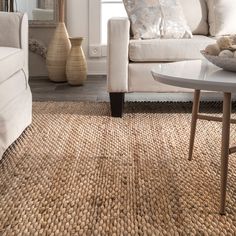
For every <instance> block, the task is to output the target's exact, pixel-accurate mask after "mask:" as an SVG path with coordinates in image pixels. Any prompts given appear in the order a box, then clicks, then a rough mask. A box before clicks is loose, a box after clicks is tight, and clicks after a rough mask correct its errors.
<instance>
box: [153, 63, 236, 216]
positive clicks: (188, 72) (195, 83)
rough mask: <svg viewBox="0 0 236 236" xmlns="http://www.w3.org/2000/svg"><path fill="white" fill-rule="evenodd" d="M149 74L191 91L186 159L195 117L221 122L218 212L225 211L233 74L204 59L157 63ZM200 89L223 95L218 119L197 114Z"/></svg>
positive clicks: (234, 87)
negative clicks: (221, 110)
mask: <svg viewBox="0 0 236 236" xmlns="http://www.w3.org/2000/svg"><path fill="white" fill-rule="evenodd" d="M152 75H153V77H154V79H155V80H156V81H158V82H161V83H164V84H168V85H172V86H177V87H183V88H191V89H194V90H195V91H194V100H193V109H192V121H191V134H190V144H189V160H191V159H192V154H193V145H194V138H195V132H196V124H197V120H198V119H202V120H208V121H219V122H222V123H223V126H222V146H221V196H220V214H225V201H226V188H227V174H228V157H229V154H232V153H234V152H236V146H234V147H229V138H230V137H229V136H230V123H236V120H235V119H231V93H235V92H236V73H232V72H227V71H224V70H222V69H220V68H219V67H216V66H214V65H212V64H211V63H210V62H207V61H206V60H194V61H181V62H174V63H165V64H159V65H158V66H157V67H156V68H155V69H153V70H152ZM201 90H208V91H217V92H222V93H223V94H224V102H223V117H222V118H221V117H214V116H208V115H204V114H199V104H200V102H199V100H200V92H201Z"/></svg>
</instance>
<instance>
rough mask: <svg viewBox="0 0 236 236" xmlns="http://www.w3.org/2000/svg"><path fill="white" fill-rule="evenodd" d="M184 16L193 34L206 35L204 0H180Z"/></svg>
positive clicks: (206, 21)
mask: <svg viewBox="0 0 236 236" xmlns="http://www.w3.org/2000/svg"><path fill="white" fill-rule="evenodd" d="M180 3H181V5H182V8H183V11H184V15H185V18H186V20H187V23H188V25H189V27H190V28H191V30H192V33H193V34H202V35H208V33H209V29H208V28H209V27H208V9H207V4H206V0H180Z"/></svg>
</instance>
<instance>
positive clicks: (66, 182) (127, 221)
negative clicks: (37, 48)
mask: <svg viewBox="0 0 236 236" xmlns="http://www.w3.org/2000/svg"><path fill="white" fill-rule="evenodd" d="M202 105H203V111H204V112H208V113H216V114H217V113H219V112H220V111H221V105H222V104H219V103H206V104H202ZM234 106H235V105H234ZM190 112H191V104H190V103H182V104H181V103H129V104H127V105H126V111H125V116H124V118H123V119H117V118H111V117H110V113H109V104H108V103H82V102H79V103H71V102H68V103H54V102H44V103H34V105H33V123H32V125H31V126H30V127H29V128H28V129H27V130H26V131H25V132H24V134H23V135H22V136H21V138H20V139H19V140H18V141H17V142H16V143H15V144H13V145H12V146H11V147H10V148H9V150H8V151H7V152H6V154H5V155H4V157H3V159H2V161H1V162H0V235H219V234H220V235H235V234H236V159H235V155H232V156H231V157H230V163H229V177H228V195H227V214H226V216H220V215H219V214H218V205H219V193H220V189H219V186H220V185H219V183H220V143H221V139H220V136H221V124H220V123H214V122H207V121H199V122H198V129H197V130H198V132H197V135H196V143H195V149H194V158H193V161H191V162H189V161H188V160H187V157H188V141H189V132H190V118H191V114H190ZM231 133H232V137H235V135H236V130H235V128H233V126H232V132H231Z"/></svg>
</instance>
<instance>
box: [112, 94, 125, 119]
mask: <svg viewBox="0 0 236 236" xmlns="http://www.w3.org/2000/svg"><path fill="white" fill-rule="evenodd" d="M124 101H125V94H124V93H110V104H111V115H112V116H113V117H122V115H123V109H124Z"/></svg>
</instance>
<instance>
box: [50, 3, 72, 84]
mask: <svg viewBox="0 0 236 236" xmlns="http://www.w3.org/2000/svg"><path fill="white" fill-rule="evenodd" d="M58 2H59V23H58V25H57V28H56V30H55V33H54V35H53V37H52V40H51V42H50V44H49V46H48V52H47V58H46V64H47V68H48V76H49V79H50V80H52V81H54V82H63V81H66V60H67V57H68V54H69V52H70V48H71V44H70V40H69V36H68V32H67V30H66V26H65V22H64V20H65V0H58Z"/></svg>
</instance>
